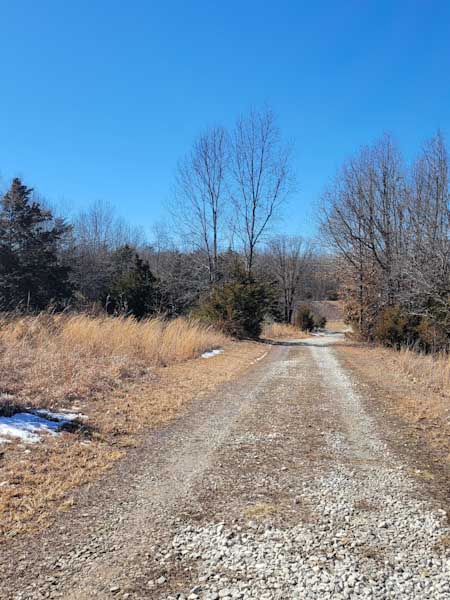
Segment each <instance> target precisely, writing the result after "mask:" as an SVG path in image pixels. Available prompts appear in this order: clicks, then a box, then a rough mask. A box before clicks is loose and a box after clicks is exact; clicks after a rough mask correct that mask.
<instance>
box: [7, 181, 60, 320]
mask: <svg viewBox="0 0 450 600" xmlns="http://www.w3.org/2000/svg"><path fill="white" fill-rule="evenodd" d="M32 193H33V189H32V188H28V187H26V186H25V185H24V184H23V183H22V182H21V180H20V179H18V178H15V179H14V180H13V182H12V185H11V187H10V189H9V190H8V191H7V192H6V194H4V196H3V197H2V198H0V309H1V310H11V309H18V308H19V309H20V308H22V309H23V308H27V309H32V310H42V309H44V308H46V307H47V306H48V305H49V304H54V305H57V304H58V303H60V302H61V301H62V300H63V299H64V298H67V297H69V296H70V295H71V289H70V285H69V283H68V271H69V269H68V267H65V266H62V265H61V264H60V263H59V261H58V246H59V244H60V243H61V241H62V239H63V237H64V236H65V235H66V234H67V233H68V231H69V230H70V227H69V226H68V225H67V224H66V223H65V222H64V221H62V220H55V219H54V218H53V216H52V214H51V212H50V211H48V210H44V209H43V208H42V207H41V206H40V204H39V203H38V202H35V201H33V199H32Z"/></svg>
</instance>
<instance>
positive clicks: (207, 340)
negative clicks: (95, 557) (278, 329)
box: [0, 315, 263, 539]
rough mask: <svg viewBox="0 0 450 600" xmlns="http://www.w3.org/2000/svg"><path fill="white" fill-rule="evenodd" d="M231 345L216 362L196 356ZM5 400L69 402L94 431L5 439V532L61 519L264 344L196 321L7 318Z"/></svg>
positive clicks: (2, 345)
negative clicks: (87, 490) (82, 490)
mask: <svg viewBox="0 0 450 600" xmlns="http://www.w3.org/2000/svg"><path fill="white" fill-rule="evenodd" d="M218 346H223V347H224V349H225V352H224V353H223V354H220V355H218V356H216V357H214V358H212V359H208V360H204V359H199V360H194V357H198V356H199V355H200V354H201V353H202V352H204V351H205V350H210V349H211V348H216V347H218ZM0 349H1V353H0V373H1V375H0V392H3V399H2V400H1V403H0V410H1V406H3V407H4V408H6V407H7V406H9V407H11V406H13V405H14V404H16V405H22V406H25V407H36V406H39V407H42V406H45V407H48V408H51V409H54V410H60V409H62V408H68V409H70V410H72V411H75V412H81V413H83V414H84V415H86V416H87V423H88V424H89V428H88V430H85V431H80V432H75V433H69V432H63V433H61V434H60V435H58V436H57V437H51V436H49V437H45V438H43V440H42V441H41V442H40V443H36V444H33V445H30V444H23V443H21V442H12V443H9V444H2V445H0V468H1V475H0V535H1V536H2V537H3V539H5V538H6V539H7V538H9V537H12V536H15V535H17V534H19V533H22V532H27V531H33V530H37V529H40V528H42V527H46V526H49V525H51V523H52V522H53V521H54V518H55V516H56V515H57V514H58V513H59V512H66V511H68V510H70V509H71V508H72V506H74V505H75V504H76V501H77V500H76V498H77V493H76V488H77V487H78V486H80V485H82V484H86V483H89V482H91V481H93V480H95V479H97V478H99V477H101V476H102V475H103V474H104V473H105V472H106V471H107V470H108V469H109V468H110V467H111V465H112V464H113V463H114V462H115V461H116V460H118V459H119V458H120V457H122V456H123V455H124V453H125V452H126V451H127V449H128V448H130V447H132V446H137V445H139V443H140V439H141V436H142V435H143V434H144V432H145V431H146V430H147V429H148V428H152V427H157V426H161V425H163V424H165V423H167V422H169V421H170V420H171V419H173V418H174V417H176V416H177V415H178V414H180V412H181V411H182V410H183V409H184V408H185V407H186V405H187V404H188V403H189V402H190V401H191V400H192V399H193V398H194V397H196V396H198V395H202V394H207V393H209V392H211V391H213V390H214V389H215V388H216V387H217V386H218V385H220V384H222V383H225V382H227V381H230V380H231V379H233V378H235V377H236V376H238V375H239V373H241V372H243V371H245V370H246V369H247V368H248V367H249V366H250V364H251V363H252V362H253V361H254V359H255V358H256V357H257V356H259V355H261V353H262V351H263V350H262V348H261V346H260V345H259V344H258V343H253V342H239V343H238V342H232V341H230V340H229V339H228V338H226V337H224V336H223V335H222V334H220V333H217V332H215V331H214V330H212V329H210V328H205V327H202V326H201V325H199V324H198V323H196V322H189V321H184V320H179V321H174V322H172V323H170V324H166V323H164V322H162V321H160V320H153V321H144V322H142V323H138V322H136V321H133V320H130V321H128V320H126V319H117V320H115V319H109V318H101V319H97V318H93V317H85V316H67V317H66V316H56V317H49V316H48V315H44V316H40V317H25V318H17V319H14V318H12V317H9V316H8V317H4V318H3V319H1V320H0Z"/></svg>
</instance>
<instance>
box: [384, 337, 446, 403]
mask: <svg viewBox="0 0 450 600" xmlns="http://www.w3.org/2000/svg"><path fill="white" fill-rule="evenodd" d="M388 352H390V354H391V356H392V359H393V360H394V362H395V364H396V365H397V367H398V369H399V370H400V372H401V373H403V374H404V375H406V376H407V377H408V378H409V379H410V380H411V381H413V382H421V383H425V384H426V385H427V386H428V387H430V388H431V389H432V390H433V391H435V392H440V393H442V394H445V395H450V356H449V355H448V354H446V353H442V354H434V355H433V354H427V355H424V354H418V353H417V352H414V351H413V350H409V349H407V348H404V349H402V350H400V352H395V351H394V350H392V351H388Z"/></svg>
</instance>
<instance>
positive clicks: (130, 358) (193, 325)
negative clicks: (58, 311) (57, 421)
mask: <svg viewBox="0 0 450 600" xmlns="http://www.w3.org/2000/svg"><path fill="white" fill-rule="evenodd" d="M226 342H227V338H226V337H225V336H224V335H223V334H221V333H219V332H217V331H215V330H214V329H212V328H211V327H208V326H206V325H203V324H201V323H200V322H198V321H195V320H187V319H182V318H179V319H176V320H174V321H165V320H163V319H160V318H154V319H147V320H143V321H137V320H136V319H133V318H131V317H117V318H113V317H108V316H103V317H91V316H87V315H79V314H77V315H48V314H41V315H39V316H24V317H17V316H8V315H5V316H3V317H1V318H0V390H2V392H3V393H4V394H5V393H6V394H8V395H9V396H10V398H9V401H11V397H12V398H13V400H14V401H15V402H26V403H27V404H39V405H40V406H52V405H55V404H61V403H64V402H65V401H73V400H75V399H80V398H83V399H85V398H86V397H89V396H95V395H97V394H98V393H103V392H105V391H107V390H108V389H112V388H114V387H116V386H117V384H118V382H120V381H121V380H124V379H130V378H133V379H134V378H136V377H141V376H143V375H144V374H145V373H146V372H148V370H149V368H151V367H155V366H165V365H168V364H172V363H175V362H180V361H184V360H188V359H191V358H195V357H197V356H199V355H200V354H201V353H202V352H205V351H206V350H210V349H212V348H216V347H218V346H222V345H223V344H225V343H226Z"/></svg>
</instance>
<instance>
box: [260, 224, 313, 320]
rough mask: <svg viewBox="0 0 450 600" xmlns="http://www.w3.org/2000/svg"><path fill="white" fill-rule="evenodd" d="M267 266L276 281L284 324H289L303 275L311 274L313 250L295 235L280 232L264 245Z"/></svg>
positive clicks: (303, 283)
mask: <svg viewBox="0 0 450 600" xmlns="http://www.w3.org/2000/svg"><path fill="white" fill-rule="evenodd" d="M264 258H265V264H266V268H267V267H268V268H269V270H270V271H272V272H273V275H274V277H275V279H276V281H277V284H278V288H279V290H280V300H281V307H282V312H283V320H284V322H285V323H291V322H292V319H293V316H294V309H295V305H296V303H297V302H298V299H299V296H300V293H301V291H302V289H301V288H304V287H305V283H306V279H307V277H309V278H310V277H311V273H312V262H313V249H312V246H311V244H310V243H309V242H307V241H305V240H304V239H303V238H301V237H299V236H287V235H280V236H277V237H275V238H273V239H272V240H270V242H269V244H268V249H267V253H266V255H265V257H264Z"/></svg>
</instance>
